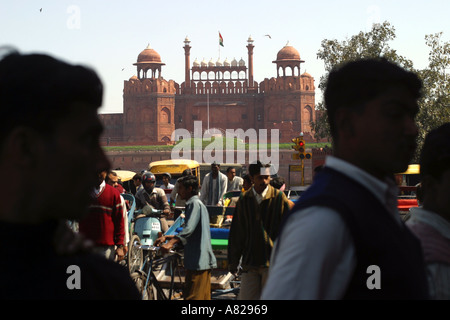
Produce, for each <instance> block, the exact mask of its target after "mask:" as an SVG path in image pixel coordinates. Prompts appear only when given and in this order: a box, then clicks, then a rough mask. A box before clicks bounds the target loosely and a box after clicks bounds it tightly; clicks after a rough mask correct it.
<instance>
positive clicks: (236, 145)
mask: <svg viewBox="0 0 450 320" xmlns="http://www.w3.org/2000/svg"><path fill="white" fill-rule="evenodd" d="M188 140H191V141H190V145H191V149H192V150H194V149H197V148H198V146H200V145H201V146H202V149H205V147H207V146H209V148H210V149H218V148H219V146H220V140H219V141H215V138H212V139H199V138H192V139H185V140H182V141H179V142H177V143H176V144H175V146H177V145H178V144H180V143H183V145H181V146H179V148H180V149H181V148H186V147H187V146H188V145H189V141H188ZM222 140H223V141H222V148H223V150H226V149H227V144H230V145H232V146H233V149H234V150H238V149H244V148H245V150H249V148H251V149H258V147H259V146H258V144H249V143H243V142H242V141H241V140H239V139H236V138H234V139H231V140H232V141H230V139H228V140H227V139H226V138H223V139H222ZM293 145H294V143H292V142H290V143H279V144H278V149H280V150H285V149H292V147H291V146H293ZM262 146H264V147H267V148H268V149H270V148H271V144H267V145H265V144H263V145H262ZM262 146H261V147H262ZM325 146H328V147H331V142H327V143H325V142H321V143H307V144H306V148H308V149H309V148H324V147H325ZM173 148H174V146H171V145H156V146H151V145H142V146H104V147H103V149H104V150H105V151H106V152H108V151H171V150H172V149H173Z"/></svg>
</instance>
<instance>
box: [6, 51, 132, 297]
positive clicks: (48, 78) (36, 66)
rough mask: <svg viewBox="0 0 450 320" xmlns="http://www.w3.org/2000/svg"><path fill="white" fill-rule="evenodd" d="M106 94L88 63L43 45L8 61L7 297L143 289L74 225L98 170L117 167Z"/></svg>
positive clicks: (103, 293) (127, 294)
mask: <svg viewBox="0 0 450 320" xmlns="http://www.w3.org/2000/svg"><path fill="white" fill-rule="evenodd" d="M27 74H28V75H33V79H36V80H30V78H29V77H26V76H24V75H27ZM30 81H31V82H30ZM24 90H26V93H24ZM102 94H103V89H102V84H101V82H100V80H99V78H98V77H97V75H96V74H95V73H94V72H93V71H91V70H89V69H86V68H84V67H81V66H74V65H70V64H67V63H65V62H62V61H59V60H56V59H53V58H51V57H49V56H47V55H40V54H29V55H21V54H19V53H11V54H9V55H7V56H6V57H4V58H3V59H2V60H1V61H0V121H1V125H0V130H1V134H0V175H1V176H2V178H3V179H5V181H8V184H7V185H6V184H2V186H1V188H2V190H1V191H2V192H1V193H0V194H1V196H0V197H1V200H2V206H1V207H0V243H1V244H2V247H3V250H2V258H1V259H0V283H1V285H0V298H1V299H139V293H138V292H137V290H136V287H135V285H134V284H133V283H132V281H131V279H130V277H129V274H128V272H127V271H126V270H124V268H123V267H121V266H119V265H118V264H117V263H115V262H113V261H108V260H106V259H105V258H104V257H101V256H99V255H97V254H93V253H90V252H89V251H88V246H85V245H84V244H85V243H84V242H83V241H80V238H79V237H78V236H76V235H75V234H73V233H71V231H70V230H69V229H68V228H67V225H66V222H67V220H79V219H80V218H82V217H83V216H84V215H85V214H86V213H87V209H88V206H89V204H90V201H91V192H92V191H93V189H94V188H95V186H96V183H97V179H98V172H100V171H101V170H102V169H105V168H109V162H108V160H107V158H106V156H105V154H104V152H103V150H102V148H101V147H100V145H99V136H100V134H101V132H102V125H101V123H100V121H99V119H98V116H97V109H98V108H99V106H100V105H101V102H102ZM61 181H68V185H70V188H67V187H64V188H62V187H61V188H58V187H57V186H60V185H61ZM33 182H37V184H39V187H36V188H31V189H30V186H33V185H34V184H33ZM37 184H36V185H37Z"/></svg>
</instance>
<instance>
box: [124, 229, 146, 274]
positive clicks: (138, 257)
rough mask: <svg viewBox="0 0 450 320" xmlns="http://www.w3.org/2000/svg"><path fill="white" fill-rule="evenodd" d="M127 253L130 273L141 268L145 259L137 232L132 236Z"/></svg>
mask: <svg viewBox="0 0 450 320" xmlns="http://www.w3.org/2000/svg"><path fill="white" fill-rule="evenodd" d="M127 255H128V256H127V263H128V270H129V271H130V273H133V272H135V271H138V270H140V269H141V268H142V264H143V261H144V253H143V251H142V248H141V239H139V236H138V235H137V234H133V235H132V236H131V239H130V242H129V244H128V254H127Z"/></svg>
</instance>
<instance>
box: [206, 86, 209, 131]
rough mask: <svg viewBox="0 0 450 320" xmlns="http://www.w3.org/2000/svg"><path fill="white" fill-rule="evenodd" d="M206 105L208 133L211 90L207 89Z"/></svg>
mask: <svg viewBox="0 0 450 320" xmlns="http://www.w3.org/2000/svg"><path fill="white" fill-rule="evenodd" d="M206 106H207V113H208V133H209V90H206Z"/></svg>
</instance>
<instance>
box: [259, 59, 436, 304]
mask: <svg viewBox="0 0 450 320" xmlns="http://www.w3.org/2000/svg"><path fill="white" fill-rule="evenodd" d="M421 86H422V84H421V81H420V80H419V78H418V77H417V76H416V75H415V74H413V73H411V72H408V71H406V70H404V69H402V68H400V67H399V66H397V65H395V64H393V63H390V62H388V61H386V60H384V59H365V60H358V61H353V62H350V63H347V64H345V65H343V66H340V67H338V68H335V69H334V70H332V72H331V73H330V75H329V78H328V82H327V88H326V91H325V95H324V98H325V105H326V107H327V113H328V120H329V124H330V129H331V134H332V137H333V151H334V154H333V156H330V157H328V158H327V159H326V162H325V166H324V168H323V170H321V172H320V173H318V174H317V175H316V176H315V178H314V182H313V184H312V185H311V186H310V187H309V188H308V190H307V191H306V192H305V193H304V194H303V195H302V197H301V198H300V200H299V201H298V203H297V204H296V205H295V207H294V208H293V209H292V211H291V212H290V213H289V214H287V215H286V216H285V218H284V221H283V224H282V227H281V231H280V235H279V237H278V240H277V243H276V247H275V249H274V252H273V254H272V260H271V265H270V271H269V278H268V282H267V284H266V287H265V290H264V292H263V296H262V298H263V299H427V298H428V288H427V282H426V275H425V267H424V261H423V258H422V253H421V247H420V243H419V241H418V239H417V238H416V237H415V236H414V235H413V234H412V233H411V232H410V231H409V229H408V228H407V227H406V226H405V225H404V223H403V222H402V221H401V219H400V216H399V213H398V209H397V194H398V190H397V187H396V185H395V182H394V179H393V174H394V173H398V172H403V171H405V170H406V169H407V166H408V163H409V161H410V159H411V158H412V156H413V153H414V151H415V148H416V142H415V140H416V136H417V134H418V129H417V126H416V123H415V121H414V117H415V115H416V114H417V112H418V105H417V100H418V98H419V97H420V89H421ZM286 288H289V289H286Z"/></svg>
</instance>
